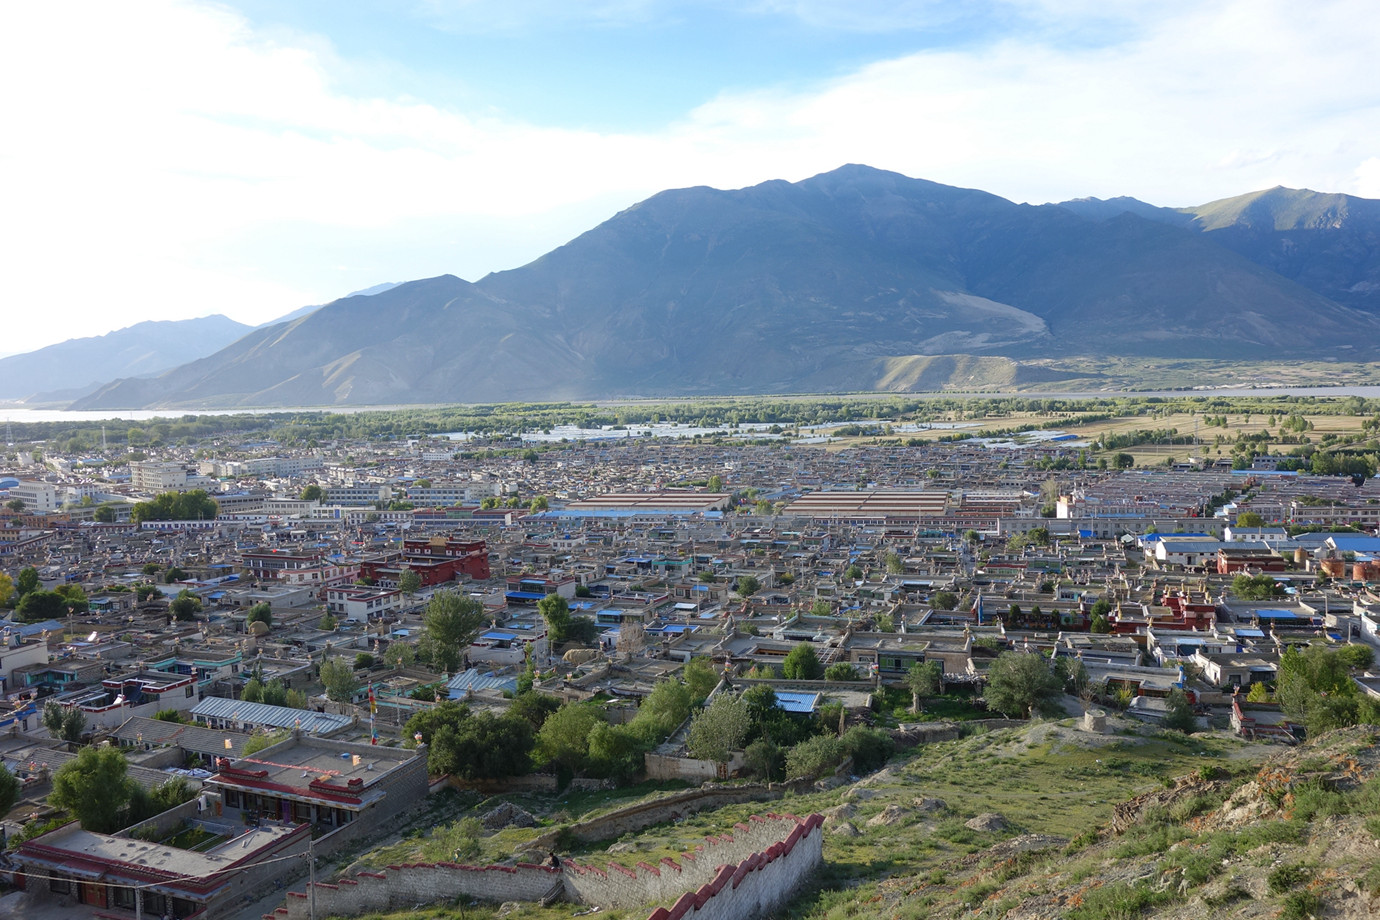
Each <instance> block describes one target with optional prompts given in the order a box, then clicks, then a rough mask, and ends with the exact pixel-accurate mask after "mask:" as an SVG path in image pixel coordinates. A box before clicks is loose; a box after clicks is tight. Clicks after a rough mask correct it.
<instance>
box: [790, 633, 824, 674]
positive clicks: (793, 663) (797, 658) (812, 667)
mask: <svg viewBox="0 0 1380 920" xmlns="http://www.w3.org/2000/svg"><path fill="white" fill-rule="evenodd" d="M781 673H782V675H783V676H785V677H786V678H787V679H788V680H819V678H820V677H821V676H823V674H824V665H822V664H820V663H819V656H818V655H816V654H815V648H814V646H813V645H811V644H810V643H808V642H801V643H800V644H798V645H797V646H796V647H795V648H793V649H791V650H790V651H789V652H788V653H787V654H786V659H785V660H784V661H782V662H781Z"/></svg>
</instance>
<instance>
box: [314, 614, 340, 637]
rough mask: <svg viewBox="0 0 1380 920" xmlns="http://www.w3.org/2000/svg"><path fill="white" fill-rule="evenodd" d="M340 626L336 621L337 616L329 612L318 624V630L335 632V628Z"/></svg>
mask: <svg viewBox="0 0 1380 920" xmlns="http://www.w3.org/2000/svg"><path fill="white" fill-rule="evenodd" d="M338 625H339V624H338V623H336V621H335V614H333V613H331V612H330V611H329V610H328V611H326V613H325V614H323V615H322V617H321V619H320V620H319V621H318V622H317V624H316V628H317V629H319V630H321V631H322V632H335V628H336V626H338Z"/></svg>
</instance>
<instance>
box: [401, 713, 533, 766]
mask: <svg viewBox="0 0 1380 920" xmlns="http://www.w3.org/2000/svg"><path fill="white" fill-rule="evenodd" d="M532 744H533V738H532V726H531V725H530V724H528V722H527V721H526V720H524V719H520V718H513V717H512V716H509V715H503V716H495V715H494V714H493V713H491V712H478V713H473V714H471V715H469V716H468V717H467V718H464V719H461V720H460V721H459V722H458V723H452V724H446V725H442V726H441V727H440V728H439V729H438V730H437V731H436V734H435V736H434V737H433V738H432V740H431V753H430V754H429V755H428V756H427V770H428V772H431V773H434V774H437V775H444V774H449V775H451V776H457V777H459V778H461V779H502V778H504V777H508V776H522V775H524V774H526V773H528V772H529V771H530V770H531V768H532V757H531V754H532Z"/></svg>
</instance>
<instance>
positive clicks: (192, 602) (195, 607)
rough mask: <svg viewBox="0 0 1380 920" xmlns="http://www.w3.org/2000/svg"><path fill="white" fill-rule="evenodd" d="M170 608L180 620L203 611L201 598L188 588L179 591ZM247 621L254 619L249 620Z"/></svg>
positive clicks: (182, 620) (185, 619) (265, 605)
mask: <svg viewBox="0 0 1380 920" xmlns="http://www.w3.org/2000/svg"><path fill="white" fill-rule="evenodd" d="M255 606H263V607H267V606H268V605H267V604H262V605H259V604H256V605H255ZM168 610H170V611H171V612H172V615H173V618H174V619H176V620H178V621H179V622H185V621H187V620H191V619H194V618H195V617H196V615H197V614H198V613H200V612H201V598H199V597H197V596H196V595H195V594H193V593H192V592H191V591H189V590H187V589H186V588H183V589H182V590H181V591H179V592H177V597H175V598H173V599H172V602H171V603H169V604H168ZM250 613H251V614H252V613H253V608H252V607H251V608H250ZM246 622H252V621H248V620H247V621H246Z"/></svg>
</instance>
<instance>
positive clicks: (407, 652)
mask: <svg viewBox="0 0 1380 920" xmlns="http://www.w3.org/2000/svg"><path fill="white" fill-rule="evenodd" d="M416 657H417V656H416V655H415V654H414V653H413V651H412V646H410V645H408V644H407V643H406V642H392V643H389V645H388V648H386V649H384V650H383V663H384V664H386V665H388V666H389V667H390V668H409V667H411V666H412V662H413V661H414V660H416Z"/></svg>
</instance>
